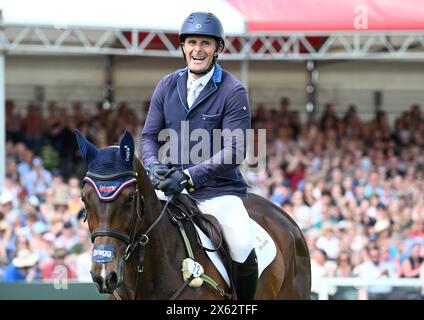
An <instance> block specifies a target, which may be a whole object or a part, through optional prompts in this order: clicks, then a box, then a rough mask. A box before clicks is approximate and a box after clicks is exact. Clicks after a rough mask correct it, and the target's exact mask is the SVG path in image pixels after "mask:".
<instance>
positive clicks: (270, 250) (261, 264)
mask: <svg viewBox="0 0 424 320" xmlns="http://www.w3.org/2000/svg"><path fill="white" fill-rule="evenodd" d="M250 223H251V227H252V230H254V234H255V251H256V256H257V258H258V269H259V273H258V278H259V277H260V276H261V274H262V272H263V271H264V270H265V268H266V267H267V266H269V265H270V264H271V262H272V261H273V260H274V258H275V256H276V255H277V248H276V246H275V243H274V240H272V238H271V236H270V235H269V234H268V232H266V231H265V229H263V228H262V227H261V226H260V225H259V224H257V223H256V221H254V220H252V219H250ZM196 229H197V232H198V233H199V236H200V239H201V240H202V244H203V246H204V247H206V248H213V245H212V242H211V240H210V239H209V238H208V237H207V236H206V235H205V234H204V233H203V231H202V230H200V228H198V227H197V226H196ZM206 253H207V254H208V256H209V259H211V261H212V263H213V264H214V265H215V267H216V268H217V269H218V271H219V273H220V274H221V275H222V277H223V278H224V280H225V282H226V283H227V285H228V286H230V278H229V276H228V273H227V270H226V269H225V267H224V264H223V263H222V261H221V259H220V258H219V255H218V253H217V252H215V251H214V252H210V251H206Z"/></svg>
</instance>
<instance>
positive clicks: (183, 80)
mask: <svg viewBox="0 0 424 320" xmlns="http://www.w3.org/2000/svg"><path fill="white" fill-rule="evenodd" d="M187 77H188V68H185V69H183V70H179V71H176V72H174V73H172V74H169V75H167V76H165V77H164V78H162V80H161V81H160V82H159V83H158V84H157V86H156V88H155V90H154V92H153V96H152V99H151V103H150V108H149V111H148V114H147V118H146V122H145V125H144V128H143V132H142V137H141V150H142V157H143V162H144V165H145V166H148V165H149V164H151V163H152V162H154V161H159V160H158V153H159V149H160V148H161V146H163V145H164V143H165V142H164V141H160V140H163V139H162V138H161V139H159V134H160V133H161V131H162V130H163V129H165V128H168V129H171V131H172V133H169V147H170V152H169V153H170V157H169V160H170V162H171V164H172V165H173V166H175V167H176V168H177V169H178V170H184V169H188V171H189V173H190V176H191V179H192V181H193V184H194V187H195V191H194V192H191V193H190V196H192V197H193V198H195V199H199V200H201V199H208V198H211V197H214V196H220V195H236V196H239V197H242V198H243V197H245V196H246V190H247V184H246V182H245V180H244V179H243V177H242V175H241V173H240V171H239V169H238V166H239V165H240V163H241V162H242V161H243V159H244V158H245V156H246V145H247V131H248V129H250V121H251V114H250V106H249V102H248V98H247V92H246V89H245V87H244V86H243V84H242V83H241V82H240V81H239V80H238V79H237V78H235V77H234V76H233V75H231V74H230V73H228V72H226V71H225V70H223V69H222V68H221V67H220V66H219V65H218V64H215V70H214V73H213V76H212V78H211V79H210V80H209V82H208V83H207V85H206V86H205V87H204V88H203V90H202V91H201V92H200V94H199V96H198V97H197V98H196V100H195V101H194V103H193V105H192V107H191V108H189V107H188V105H187ZM196 129H205V130H207V132H209V133H210V134H209V135H208V136H209V137H208V138H205V137H204V136H202V138H203V139H202V138H199V137H198V136H196V135H195V134H194V133H196V131H195V130H196ZM214 129H221V130H222V129H229V130H231V132H238V133H242V134H243V135H240V134H239V135H236V136H237V138H235V136H230V137H227V138H225V135H224V136H222V135H221V136H220V137H218V138H216V137H215V138H214V135H213V134H212V133H213V130H214ZM193 131H194V133H193ZM175 133H176V134H175ZM217 141H220V144H218V146H220V145H222V147H219V148H216V147H215V148H214V144H215V146H216V142H217ZM237 141H238V142H237ZM196 145H197V146H196ZM193 148H196V152H197V153H198V155H200V156H202V157H203V159H201V160H202V161H198V162H197V163H196V162H193V159H192V157H190V156H189V154H190V152H191V151H194V149H193ZM202 148H204V149H202ZM208 148H209V152H203V151H204V150H208ZM199 149H200V150H199ZM205 155H209V157H210V158H209V157H206V158H204V156H205ZM224 158H225V159H226V160H225V161H224Z"/></svg>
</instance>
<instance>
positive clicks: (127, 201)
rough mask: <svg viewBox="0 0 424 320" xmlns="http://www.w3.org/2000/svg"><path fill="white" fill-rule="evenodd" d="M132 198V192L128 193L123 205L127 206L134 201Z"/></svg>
mask: <svg viewBox="0 0 424 320" xmlns="http://www.w3.org/2000/svg"><path fill="white" fill-rule="evenodd" d="M134 198H135V194H134V193H131V194H129V195H128V197H127V199H125V205H126V206H129V205H130V204H131V203H132V202H133V201H134Z"/></svg>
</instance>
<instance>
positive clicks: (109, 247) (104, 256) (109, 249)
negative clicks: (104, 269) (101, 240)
mask: <svg viewBox="0 0 424 320" xmlns="http://www.w3.org/2000/svg"><path fill="white" fill-rule="evenodd" d="M114 252H115V246H114V245H113V244H98V245H95V246H94V248H93V253H92V256H91V257H92V261H93V262H96V263H108V262H111V261H112V260H113V253H114Z"/></svg>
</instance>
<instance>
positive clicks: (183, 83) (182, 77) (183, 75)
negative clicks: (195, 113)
mask: <svg viewBox="0 0 424 320" xmlns="http://www.w3.org/2000/svg"><path fill="white" fill-rule="evenodd" d="M187 77H188V69H187V68H186V69H184V70H183V71H181V72H180V74H179V77H178V80H177V90H178V95H179V97H180V100H181V104H182V105H183V106H184V108H185V109H186V111H188V109H189V107H188V104H187Z"/></svg>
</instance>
